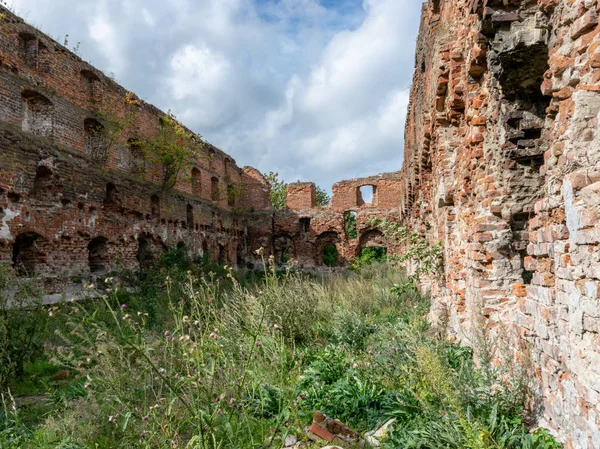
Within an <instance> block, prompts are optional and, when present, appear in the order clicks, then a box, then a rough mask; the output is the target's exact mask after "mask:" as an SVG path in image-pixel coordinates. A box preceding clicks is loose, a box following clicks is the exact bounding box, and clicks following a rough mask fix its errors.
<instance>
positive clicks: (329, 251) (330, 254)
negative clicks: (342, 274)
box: [323, 243, 339, 267]
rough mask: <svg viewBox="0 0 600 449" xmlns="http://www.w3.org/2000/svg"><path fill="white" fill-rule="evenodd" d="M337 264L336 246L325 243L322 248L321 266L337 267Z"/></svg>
mask: <svg viewBox="0 0 600 449" xmlns="http://www.w3.org/2000/svg"><path fill="white" fill-rule="evenodd" d="M338 264H339V254H338V250H337V246H335V245H334V244H333V243H326V244H325V246H324V247H323V265H325V266H326V267H337V266H338Z"/></svg>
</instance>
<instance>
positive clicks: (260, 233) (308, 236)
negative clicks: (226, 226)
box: [249, 173, 401, 268]
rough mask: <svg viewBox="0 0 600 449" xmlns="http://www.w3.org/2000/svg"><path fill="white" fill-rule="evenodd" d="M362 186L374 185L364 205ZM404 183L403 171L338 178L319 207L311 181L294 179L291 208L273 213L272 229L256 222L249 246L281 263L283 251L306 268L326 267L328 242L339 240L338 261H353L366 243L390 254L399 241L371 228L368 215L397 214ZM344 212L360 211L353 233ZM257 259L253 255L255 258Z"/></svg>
mask: <svg viewBox="0 0 600 449" xmlns="http://www.w3.org/2000/svg"><path fill="white" fill-rule="evenodd" d="M362 186H374V187H375V188H376V189H375V190H376V192H375V195H374V197H373V201H372V202H371V203H367V204H365V202H364V201H362V200H361V196H360V193H359V189H360V188H361V187H362ZM400 186H401V182H400V175H399V173H390V174H382V175H378V176H373V177H369V178H361V179H352V180H348V181H340V182H338V183H336V184H335V185H334V186H333V195H332V197H331V201H330V204H329V205H327V206H321V207H319V206H316V205H315V190H316V188H315V185H314V184H313V183H294V184H290V185H289V186H288V193H287V201H286V204H287V208H286V209H285V210H283V211H278V212H275V213H274V214H273V215H272V217H271V220H272V222H271V223H270V227H269V228H268V229H265V226H266V224H267V223H263V225H262V226H258V225H256V226H254V227H253V229H254V230H255V232H256V235H251V239H250V243H249V246H250V248H252V249H253V250H256V249H258V248H260V247H263V248H265V250H266V253H265V254H266V256H269V255H271V254H272V255H273V256H274V257H275V261H276V262H281V261H282V260H283V259H284V257H283V256H284V253H285V254H287V256H288V257H289V258H290V259H293V260H295V261H296V262H297V263H298V265H299V266H300V267H304V268H312V267H322V266H323V253H324V251H325V247H326V245H335V247H336V249H337V252H338V255H339V265H340V266H348V265H350V264H351V262H352V260H353V259H354V258H356V257H357V256H360V253H361V251H362V249H363V248H366V247H372V246H378V247H385V248H387V250H388V253H394V252H397V251H398V250H399V248H398V247H397V244H396V243H395V242H394V241H389V240H388V239H386V238H385V237H384V236H383V234H382V233H381V232H380V231H379V230H377V229H373V227H372V226H371V225H370V224H369V223H368V220H369V219H370V218H375V217H379V218H384V217H386V218H388V219H390V220H394V221H397V220H398V219H399V214H398V198H399V196H400V192H401V191H400ZM345 212H354V213H356V230H357V237H355V238H351V236H348V235H347V233H346V230H345V226H344V213H345ZM254 218H256V215H255V216H254ZM251 254H253V252H251ZM258 261H259V259H258V257H257V256H255V257H254V262H255V263H257V262H258Z"/></svg>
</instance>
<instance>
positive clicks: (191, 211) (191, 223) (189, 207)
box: [186, 204, 194, 231]
mask: <svg viewBox="0 0 600 449" xmlns="http://www.w3.org/2000/svg"><path fill="white" fill-rule="evenodd" d="M186 221H187V227H188V229H191V230H192V231H193V230H194V208H193V207H192V205H191V204H188V205H187V220H186Z"/></svg>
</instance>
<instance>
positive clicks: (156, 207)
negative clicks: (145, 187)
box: [150, 195, 160, 218]
mask: <svg viewBox="0 0 600 449" xmlns="http://www.w3.org/2000/svg"><path fill="white" fill-rule="evenodd" d="M150 210H151V214H152V218H160V198H159V197H158V195H152V197H151V198H150Z"/></svg>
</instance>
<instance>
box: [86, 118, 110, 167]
mask: <svg viewBox="0 0 600 449" xmlns="http://www.w3.org/2000/svg"><path fill="white" fill-rule="evenodd" d="M83 129H84V132H85V154H87V155H88V156H89V157H90V158H91V159H92V161H94V162H97V163H101V164H103V165H104V164H105V163H106V161H107V159H108V142H107V136H106V130H105V128H104V125H103V124H102V123H100V122H99V121H98V120H96V119H93V118H87V119H85V120H84V122H83Z"/></svg>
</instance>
